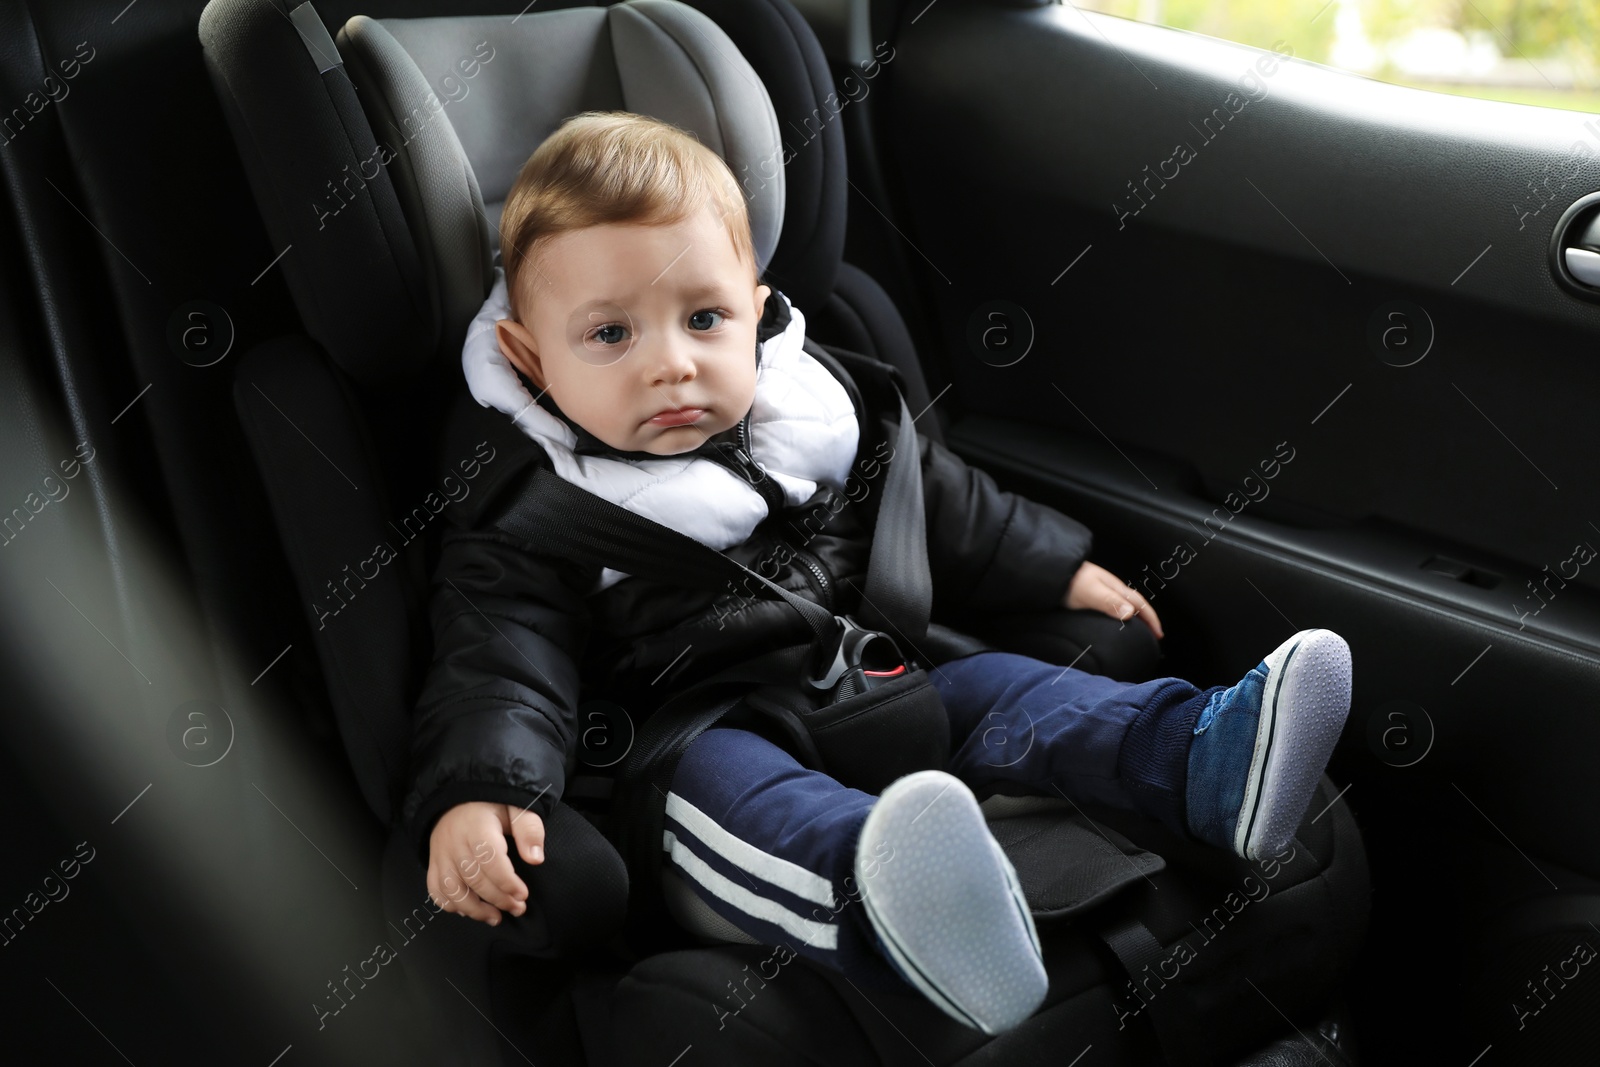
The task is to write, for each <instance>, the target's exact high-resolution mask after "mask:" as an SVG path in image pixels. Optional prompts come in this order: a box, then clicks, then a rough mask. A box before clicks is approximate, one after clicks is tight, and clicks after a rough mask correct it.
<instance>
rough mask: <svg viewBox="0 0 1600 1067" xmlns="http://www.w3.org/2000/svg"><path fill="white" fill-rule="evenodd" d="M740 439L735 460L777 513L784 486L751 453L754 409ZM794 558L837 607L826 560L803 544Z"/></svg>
mask: <svg viewBox="0 0 1600 1067" xmlns="http://www.w3.org/2000/svg"><path fill="white" fill-rule="evenodd" d="M737 436H738V441H739V443H738V444H737V445H735V446H734V448H733V450H732V451H733V456H734V459H735V461H736V462H737V463H738V464H739V466H740V467H742V468H743V469H744V471H745V474H746V477H747V478H748V479H749V481H750V483H751V485H752V486H753V487H754V488H755V489H756V491H757V492H759V493H760V494H761V496H762V497H763V498H764V499H765V500H766V502H767V514H768V515H776V514H777V513H778V512H779V511H780V510H782V508H783V506H784V496H783V490H782V488H781V487H779V486H778V484H777V483H776V482H775V481H773V480H772V478H770V477H769V476H768V475H767V473H766V471H764V470H762V469H761V466H760V465H759V464H758V463H756V461H755V457H754V456H752V455H751V454H750V413H749V412H746V413H745V416H744V418H742V419H740V420H739V429H738V434H737ZM794 558H795V559H796V560H798V561H799V562H800V565H801V567H802V568H803V570H802V571H801V572H800V573H802V574H804V575H805V576H806V578H807V580H808V581H809V582H810V584H811V586H812V588H813V589H814V590H815V591H816V594H817V600H818V601H819V602H820V603H821V604H822V606H823V607H825V608H827V609H828V610H829V611H832V610H833V586H832V584H831V583H830V581H829V578H828V572H827V569H826V568H824V567H823V566H822V561H821V560H819V559H818V558H817V557H816V556H815V555H813V554H812V553H810V552H807V551H806V550H805V549H803V548H795V549H794Z"/></svg>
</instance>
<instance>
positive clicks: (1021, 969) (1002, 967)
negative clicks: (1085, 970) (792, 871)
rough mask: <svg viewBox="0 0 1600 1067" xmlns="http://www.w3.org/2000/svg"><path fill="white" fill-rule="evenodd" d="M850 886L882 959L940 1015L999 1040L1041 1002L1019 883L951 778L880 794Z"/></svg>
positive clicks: (1036, 951) (913, 780)
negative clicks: (857, 891) (854, 889)
mask: <svg viewBox="0 0 1600 1067" xmlns="http://www.w3.org/2000/svg"><path fill="white" fill-rule="evenodd" d="M855 878H856V884H857V886H858V887H859V888H860V892H861V902H862V905H863V906H864V907H865V908H866V913H867V918H868V920H869V921H870V922H871V924H872V928H873V930H874V931H876V933H877V935H878V942H879V946H880V949H881V951H882V952H883V955H884V957H885V958H886V959H888V961H889V962H890V964H891V965H892V966H893V967H894V968H895V970H896V971H898V972H899V973H900V975H901V976H902V977H903V978H905V980H906V981H907V982H909V983H910V984H911V985H912V986H913V987H915V988H916V989H917V990H918V991H920V992H921V993H922V994H923V995H924V996H926V997H927V998H928V999H929V1000H930V1001H932V1002H933V1003H934V1005H935V1006H936V1007H938V1008H939V1009H940V1010H941V1011H943V1012H944V1013H945V1014H946V1015H948V1016H950V1017H951V1018H953V1019H955V1020H957V1021H958V1022H961V1023H964V1024H965V1025H967V1026H970V1027H972V1028H973V1029H974V1030H980V1031H982V1032H983V1033H986V1034H998V1033H1001V1032H1003V1031H1006V1030H1009V1029H1011V1028H1012V1027H1014V1026H1016V1025H1017V1024H1018V1023H1020V1022H1022V1021H1023V1020H1024V1019H1026V1018H1028V1017H1029V1016H1030V1015H1032V1014H1033V1013H1034V1012H1035V1011H1036V1010H1037V1009H1038V1007H1039V1005H1040V1004H1041V1003H1042V1002H1043V1001H1044V997H1045V994H1046V992H1048V990H1049V985H1050V980H1049V978H1048V976H1047V975H1046V974H1045V969H1044V953H1043V950H1041V949H1040V947H1039V934H1038V931H1037V930H1036V929H1035V928H1034V925H1033V916H1032V914H1030V913H1029V911H1028V902H1027V900H1026V899H1025V898H1024V897H1023V895H1022V886H1021V885H1020V884H1019V883H1018V882H1017V872H1016V870H1015V869H1014V868H1013V867H1012V866H1011V861H1010V860H1008V859H1007V858H1006V854H1005V852H1004V851H1003V850H1002V849H1001V847H1000V845H999V843H998V842H997V841H995V839H994V835H993V834H991V833H990V832H989V824H988V823H987V822H986V821H985V820H984V817H983V811H982V810H981V809H980V808H979V807H978V801H977V798H976V797H974V796H973V795H972V790H971V789H969V788H968V787H967V785H966V783H964V782H962V781H961V779H959V778H957V777H956V776H955V775H953V774H949V773H947V772H945V771H934V770H930V771H917V772H916V773H915V774H908V775H906V776H905V777H903V778H898V779H896V780H895V781H893V782H891V783H890V784H889V786H888V787H887V788H886V789H884V791H883V794H882V795H881V796H880V797H879V798H878V800H877V802H876V803H875V804H873V806H872V810H871V811H869V812H868V813H867V819H866V822H865V823H864V824H863V825H862V827H861V837H860V840H859V842H858V843H857V845H856V859H855Z"/></svg>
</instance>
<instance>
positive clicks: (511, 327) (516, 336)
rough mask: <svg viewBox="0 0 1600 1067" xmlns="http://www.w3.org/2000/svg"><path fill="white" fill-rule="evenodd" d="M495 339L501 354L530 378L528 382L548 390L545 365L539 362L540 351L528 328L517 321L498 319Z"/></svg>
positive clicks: (495, 327) (495, 325)
mask: <svg viewBox="0 0 1600 1067" xmlns="http://www.w3.org/2000/svg"><path fill="white" fill-rule="evenodd" d="M494 339H495V341H496V342H497V343H498V344H499V345H500V354H501V355H503V356H505V357H506V359H507V360H509V361H510V362H511V365H512V366H513V367H515V368H517V369H518V370H519V371H521V372H522V373H523V374H525V375H527V376H528V380H529V381H531V382H533V384H534V385H536V386H538V387H539V388H540V389H544V388H546V385H545V380H544V365H543V364H542V363H541V362H540V361H539V351H538V348H537V346H536V345H535V344H534V340H533V334H531V333H529V332H528V328H527V327H526V326H524V325H522V323H520V322H518V321H517V320H516V319H497V320H495V324H494Z"/></svg>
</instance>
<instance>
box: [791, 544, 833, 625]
mask: <svg viewBox="0 0 1600 1067" xmlns="http://www.w3.org/2000/svg"><path fill="white" fill-rule="evenodd" d="M794 558H795V559H797V560H799V561H800V563H801V565H802V566H804V567H805V570H804V572H803V573H804V574H806V575H807V576H808V577H809V578H811V579H812V581H811V584H812V585H813V586H815V587H816V590H817V599H818V600H820V601H821V602H822V606H823V607H825V608H827V609H828V610H829V611H832V610H833V587H832V586H831V585H829V584H828V572H827V571H826V570H825V569H824V568H823V566H822V561H821V560H819V559H818V558H817V557H816V556H814V555H812V554H811V553H810V552H807V551H806V550H805V549H803V548H797V549H795V550H794Z"/></svg>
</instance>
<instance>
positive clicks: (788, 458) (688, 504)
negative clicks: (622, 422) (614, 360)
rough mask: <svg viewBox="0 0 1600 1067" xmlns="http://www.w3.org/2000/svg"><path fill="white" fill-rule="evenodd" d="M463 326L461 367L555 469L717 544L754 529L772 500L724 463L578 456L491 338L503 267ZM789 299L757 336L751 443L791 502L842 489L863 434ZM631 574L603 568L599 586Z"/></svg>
mask: <svg viewBox="0 0 1600 1067" xmlns="http://www.w3.org/2000/svg"><path fill="white" fill-rule="evenodd" d="M495 275H496V280H495V285H494V288H493V289H492V290H491V291H490V293H489V296H488V298H487V299H486V300H485V301H484V303H483V307H482V309H480V310H479V312H478V314H477V316H476V317H475V318H474V319H473V320H472V325H471V326H470V327H468V329H467V339H466V343H465V344H464V345H463V346H462V351H461V369H462V371H463V373H464V374H465V375H466V378H467V385H468V387H469V388H470V389H471V390H472V395H473V397H474V398H475V399H476V400H477V401H478V403H479V404H480V405H482V406H483V407H493V408H495V409H496V410H499V411H503V412H505V413H506V414H507V415H509V416H510V417H511V420H512V421H513V422H514V423H516V424H517V426H518V427H519V428H520V429H521V430H522V432H524V433H526V434H527V435H528V436H529V437H531V438H533V439H534V440H535V441H536V442H538V444H539V445H540V447H542V448H543V449H544V451H545V453H546V454H547V455H548V456H549V457H550V460H551V463H552V465H553V466H554V468H555V472H556V473H557V474H559V475H560V476H561V477H563V478H565V479H566V480H567V481H569V482H571V483H573V484H574V485H577V486H579V487H580V488H583V489H586V490H588V491H589V492H591V493H593V494H595V495H596V496H598V497H602V498H603V499H606V500H609V501H611V502H612V503H614V504H620V505H621V506H623V507H625V508H627V509H628V510H629V511H632V512H635V513H637V514H639V515H643V516H645V517H646V518H649V519H654V520H655V521H656V522H659V523H661V524H662V525H663V526H670V527H671V528H673V529H675V530H677V531H679V532H680V533H684V534H687V535H688V536H690V537H692V538H694V539H695V540H696V541H699V542H701V543H702V544H705V545H709V546H710V547H712V548H714V549H716V550H718V551H719V552H720V551H722V550H723V549H726V548H730V547H732V546H733V545H736V544H739V543H740V542H742V541H744V540H745V539H746V538H747V537H749V536H750V534H751V532H752V531H753V530H754V529H755V528H756V526H757V524H759V523H760V522H761V520H762V519H764V518H766V517H767V505H766V502H765V501H764V500H763V499H762V496H761V494H760V492H759V491H757V490H756V488H755V487H754V486H752V485H750V484H749V483H748V482H747V481H745V480H744V478H742V477H740V476H739V475H737V474H735V473H734V472H732V471H730V470H729V469H728V468H727V467H725V466H723V465H722V464H720V463H717V462H716V461H714V460H711V459H707V458H705V457H704V456H688V455H683V456H660V457H657V458H653V459H647V460H634V459H625V458H622V457H618V456H599V455H577V454H575V453H574V452H573V448H574V446H575V445H576V444H577V439H578V435H577V434H576V433H575V432H574V431H573V429H572V427H570V426H568V425H567V424H566V423H565V422H563V421H562V420H561V419H559V418H557V417H556V416H555V415H553V414H551V413H550V412H548V411H546V410H545V409H544V408H542V407H540V406H539V405H538V404H537V403H536V402H535V401H534V398H533V397H532V396H531V395H529V393H528V390H527V387H526V386H525V385H523V383H522V379H521V378H519V377H518V376H517V372H516V370H515V368H513V367H512V366H511V364H510V363H509V362H507V360H506V358H505V356H504V354H503V353H501V351H500V346H499V344H498V343H497V342H496V340H495V330H494V324H495V322H496V320H498V319H504V318H509V317H510V316H511V307H510V303H509V301H508V300H507V298H506V281H505V272H504V271H503V270H502V269H501V268H499V267H496V268H495ZM773 293H774V295H775V296H776V297H777V299H780V300H782V301H783V302H784V303H785V304H786V305H788V308H789V324H788V327H787V328H786V329H785V330H784V331H783V332H782V333H780V334H776V335H774V336H772V337H769V338H767V340H765V341H763V342H761V343H760V345H759V350H760V351H759V356H758V364H757V367H756V394H755V402H754V403H753V404H752V405H751V418H750V451H751V454H752V455H753V456H754V457H755V460H756V462H757V463H759V464H760V465H761V466H762V468H763V469H764V470H766V471H767V473H768V474H769V475H770V476H771V477H772V479H773V480H774V481H775V482H777V484H778V485H779V486H781V487H782V489H783V494H784V499H785V501H786V502H787V503H788V505H789V506H791V507H793V506H795V505H798V504H803V503H804V502H805V501H806V500H808V499H810V497H811V495H812V494H813V493H815V492H816V490H817V486H818V484H819V483H821V484H825V485H828V486H831V487H832V488H833V489H835V490H838V491H841V492H842V491H843V490H844V483H845V479H846V477H847V476H848V475H849V473H850V464H851V463H852V462H853V461H854V459H855V455H856V449H857V446H858V443H859V438H860V426H859V424H858V423H857V421H856V410H855V406H854V405H853V404H852V403H851V401H850V394H849V393H847V392H845V388H844V386H843V385H842V384H840V382H839V380H838V379H837V378H835V377H834V376H833V374H832V373H830V372H829V370H828V369H827V368H826V367H824V366H823V365H822V364H821V363H818V362H817V361H816V360H815V359H813V358H812V357H811V355H810V354H809V353H807V352H805V351H803V350H802V349H801V347H800V346H801V344H802V342H804V340H805V316H803V315H802V314H801V313H800V311H799V309H798V308H796V307H795V306H794V305H793V304H790V303H789V298H788V297H786V296H784V295H783V294H782V293H780V292H778V291H777V290H773ZM625 577H627V576H626V575H625V574H623V573H622V572H620V571H615V570H612V569H610V568H607V569H606V570H605V571H604V572H603V573H602V574H601V577H600V582H599V584H598V585H597V586H596V587H595V588H594V589H593V590H591V593H593V592H599V591H600V590H601V589H605V588H607V587H608V586H610V585H612V584H614V583H616V582H617V581H620V580H621V579H622V578H625Z"/></svg>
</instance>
